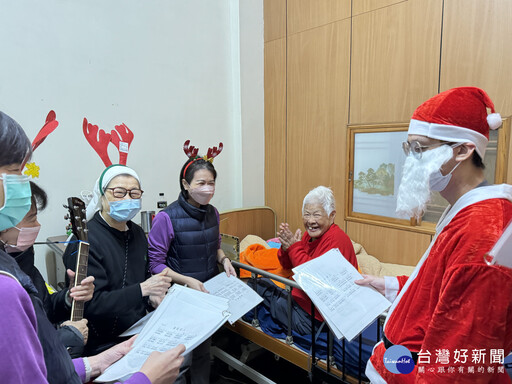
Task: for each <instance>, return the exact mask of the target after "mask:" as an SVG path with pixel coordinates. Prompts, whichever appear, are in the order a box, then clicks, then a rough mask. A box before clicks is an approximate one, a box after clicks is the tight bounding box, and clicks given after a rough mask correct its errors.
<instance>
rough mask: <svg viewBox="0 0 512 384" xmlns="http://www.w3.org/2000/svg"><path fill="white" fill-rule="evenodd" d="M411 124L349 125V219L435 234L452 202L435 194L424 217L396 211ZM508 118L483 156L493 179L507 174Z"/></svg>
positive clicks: (492, 135)
mask: <svg viewBox="0 0 512 384" xmlns="http://www.w3.org/2000/svg"><path fill="white" fill-rule="evenodd" d="M408 126H409V123H392V124H372V125H349V126H348V127H347V135H348V137H347V164H348V167H347V175H346V177H347V181H348V182H347V183H346V185H347V191H346V196H347V199H346V207H345V220H347V221H355V222H362V223H368V224H374V225H380V226H385V227H393V228H399V229H406V230H409V231H414V232H420V233H426V234H430V235H431V234H434V233H435V225H436V223H437V221H438V220H439V218H440V217H441V215H442V213H443V212H444V210H445V209H446V207H447V205H448V203H447V202H446V200H444V199H443V198H442V197H441V196H440V195H439V193H437V192H436V193H434V194H433V196H432V199H431V201H430V202H429V204H428V205H427V210H426V212H425V214H424V215H423V217H422V219H421V220H419V221H417V220H415V219H409V220H406V219H403V218H400V217H398V216H397V215H396V213H395V208H396V195H397V193H398V186H399V184H400V179H401V175H402V166H403V163H404V161H405V154H404V153H403V150H402V142H403V141H406V140H407V129H408ZM509 132H510V118H506V119H504V120H503V126H502V127H501V128H500V129H499V130H497V131H491V133H490V137H489V145H488V148H487V152H486V155H485V158H484V164H485V167H486V168H485V177H486V179H487V180H488V182H489V183H490V184H493V183H495V184H499V183H503V182H505V181H506V179H507V172H508V153H509V147H510V134H509Z"/></svg>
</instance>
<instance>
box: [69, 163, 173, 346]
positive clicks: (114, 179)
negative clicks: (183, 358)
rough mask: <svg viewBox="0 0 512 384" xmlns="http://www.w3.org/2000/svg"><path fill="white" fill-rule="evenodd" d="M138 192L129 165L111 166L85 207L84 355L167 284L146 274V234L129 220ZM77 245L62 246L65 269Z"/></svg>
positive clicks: (153, 301)
mask: <svg viewBox="0 0 512 384" xmlns="http://www.w3.org/2000/svg"><path fill="white" fill-rule="evenodd" d="M142 193H143V191H142V190H141V186H140V179H139V176H138V175H137V173H136V172H135V171H134V170H133V169H131V168H129V167H127V166H124V165H112V166H110V167H108V168H107V169H105V171H104V172H103V173H102V174H101V176H100V178H99V179H98V180H97V182H96V185H95V187H94V191H93V199H92V201H91V202H90V203H89V205H88V206H87V219H88V223H87V226H88V229H89V232H88V239H89V243H90V247H89V267H88V272H87V273H88V275H91V276H94V278H95V279H96V280H95V282H94V285H95V290H94V296H93V298H92V300H91V301H90V302H88V303H87V304H86V305H85V311H84V316H85V317H86V318H87V319H88V320H89V341H88V343H87V346H86V352H87V353H98V352H100V351H102V350H104V349H105V348H108V347H110V346H112V345H113V344H115V343H117V342H119V338H118V336H119V335H120V334H121V333H122V332H124V331H125V330H126V329H128V328H129V327H130V326H131V325H132V324H133V323H135V322H136V321H138V320H139V319H140V318H142V317H143V316H144V315H145V314H146V311H147V310H150V309H152V308H153V307H156V306H157V305H158V304H159V303H160V301H161V300H162V299H163V297H164V295H165V293H166V292H167V290H168V288H169V286H170V284H171V278H170V277H168V276H166V272H163V273H160V274H158V275H155V276H152V277H150V276H149V272H148V266H147V240H146V236H145V234H144V231H143V230H142V228H141V227H140V226H138V225H137V224H135V223H133V222H132V221H131V219H132V218H133V217H134V216H135V215H136V214H137V213H138V212H139V210H140V207H141V203H140V202H141V197H142ZM77 248H78V246H77V244H73V243H72V244H69V245H68V247H67V249H66V252H65V253H64V256H63V258H64V264H65V265H66V267H67V268H70V269H74V268H75V266H76V251H77Z"/></svg>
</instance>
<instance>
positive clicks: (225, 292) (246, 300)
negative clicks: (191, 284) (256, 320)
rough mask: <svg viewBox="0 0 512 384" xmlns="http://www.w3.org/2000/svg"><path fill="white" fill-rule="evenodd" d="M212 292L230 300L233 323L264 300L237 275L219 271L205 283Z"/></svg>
mask: <svg viewBox="0 0 512 384" xmlns="http://www.w3.org/2000/svg"><path fill="white" fill-rule="evenodd" d="M204 287H205V288H206V289H207V290H208V291H209V292H210V294H212V295H215V296H219V297H223V298H225V299H228V300H229V312H230V313H231V316H229V319H228V321H229V323H230V324H233V323H234V322H235V321H237V320H238V319H239V318H241V317H242V316H243V315H244V314H246V313H247V312H249V311H250V310H251V309H253V308H254V307H255V306H257V305H258V304H259V303H261V302H262V301H263V298H262V297H261V296H260V295H258V294H257V293H256V292H254V290H253V289H251V288H250V287H249V286H248V285H247V284H245V283H244V282H242V281H241V280H240V279H239V278H237V277H235V276H229V277H228V276H227V275H226V274H225V273H219V274H218V275H217V276H215V277H214V278H212V279H210V280H208V281H207V282H206V283H204Z"/></svg>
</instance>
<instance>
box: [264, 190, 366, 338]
mask: <svg viewBox="0 0 512 384" xmlns="http://www.w3.org/2000/svg"><path fill="white" fill-rule="evenodd" d="M335 217H336V202H335V200H334V194H333V193H332V191H331V189H330V188H327V187H323V186H319V187H316V188H315V189H313V190H311V191H310V192H309V193H308V194H307V195H306V197H305V198H304V202H303V205H302V220H303V223H304V228H305V230H306V232H305V233H304V235H302V232H301V230H300V229H297V230H296V231H295V233H293V232H292V231H291V230H290V227H289V225H288V224H287V223H282V224H281V225H280V227H279V229H280V231H279V239H280V240H281V248H280V249H279V252H278V254H277V257H278V258H279V262H280V263H281V265H282V266H283V268H287V269H292V268H294V267H296V266H298V265H301V264H303V263H305V262H307V261H309V260H312V259H314V258H316V257H319V256H321V255H323V254H324V253H326V252H327V251H329V250H330V249H334V248H338V249H339V250H340V252H341V253H342V254H343V256H344V257H345V258H346V259H347V260H348V261H349V262H350V263H351V264H352V265H353V266H354V267H356V268H357V259H356V255H355V253H354V247H353V246H352V242H351V241H350V238H349V237H348V236H347V235H346V234H345V232H343V231H342V230H341V228H340V227H338V226H337V225H336V224H334V218H335ZM256 290H257V292H258V293H259V294H260V295H261V296H262V297H263V298H264V302H263V304H264V305H265V306H267V307H269V309H270V313H271V314H272V318H273V319H274V320H275V321H277V322H278V323H280V324H281V325H283V326H284V327H286V326H287V324H288V322H287V313H286V312H287V296H288V295H289V293H288V292H286V291H285V290H283V289H281V288H279V287H277V286H276V285H274V284H273V283H272V282H271V281H270V280H268V279H261V280H260V282H259V283H258V285H257V288H256ZM291 294H292V297H293V299H294V300H293V303H292V327H293V330H294V331H296V332H298V333H300V334H302V335H305V334H309V333H311V301H310V299H309V298H308V296H307V295H306V294H305V293H304V292H303V291H301V290H299V289H293V290H292V293H291ZM315 318H316V319H317V320H318V321H323V318H322V316H321V315H320V314H319V313H318V312H316V314H315Z"/></svg>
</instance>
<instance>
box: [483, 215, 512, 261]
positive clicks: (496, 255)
mask: <svg viewBox="0 0 512 384" xmlns="http://www.w3.org/2000/svg"><path fill="white" fill-rule="evenodd" d="M489 256H491V260H490V261H489V260H487V259H486V261H487V262H488V264H491V265H492V264H498V265H504V266H505V267H509V268H512V222H511V223H509V224H508V225H507V227H506V228H505V230H504V231H503V234H502V235H501V237H500V238H499V239H498V241H497V242H496V244H494V247H492V249H491V251H490V252H489Z"/></svg>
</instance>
